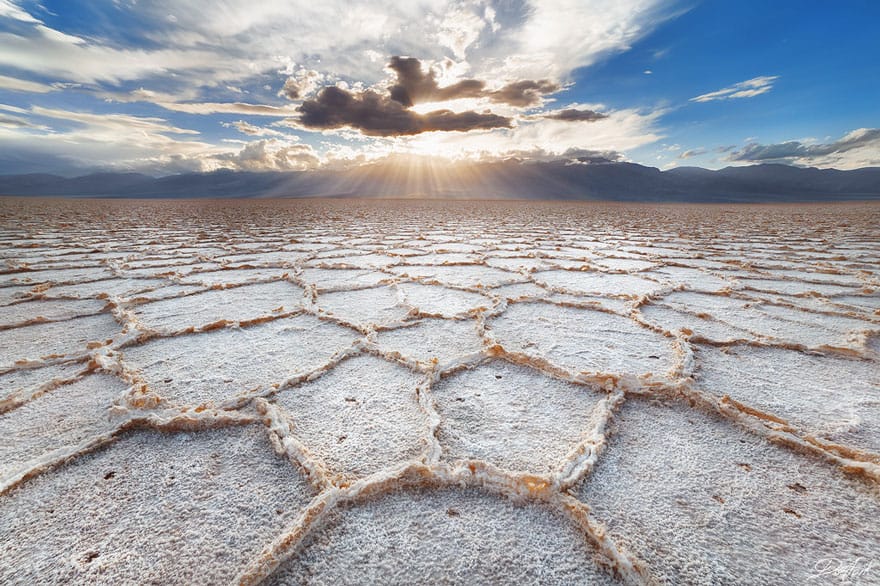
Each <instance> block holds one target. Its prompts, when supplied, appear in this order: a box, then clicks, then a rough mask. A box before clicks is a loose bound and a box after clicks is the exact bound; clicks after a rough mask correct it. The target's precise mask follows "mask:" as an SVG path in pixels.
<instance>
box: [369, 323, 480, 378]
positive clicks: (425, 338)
mask: <svg viewBox="0 0 880 586" xmlns="http://www.w3.org/2000/svg"><path fill="white" fill-rule="evenodd" d="M376 342H377V343H378V345H379V349H380V350H382V351H383V352H388V353H391V354H396V355H399V356H401V357H403V358H404V359H409V360H415V361H416V362H419V363H421V364H422V365H423V366H425V367H428V366H430V365H433V364H437V365H439V367H440V368H443V367H444V366H448V365H449V364H450V363H452V362H455V361H456V360H457V359H462V358H465V357H467V356H473V355H475V354H477V353H478V352H480V351H481V350H482V348H483V341H482V339H481V338H480V336H479V335H478V334H477V324H476V322H475V321H474V320H447V319H434V318H429V319H423V320H420V321H418V322H414V324H413V325H411V326H407V327H401V328H395V329H393V330H380V331H379V332H378V333H377V334H376Z"/></svg>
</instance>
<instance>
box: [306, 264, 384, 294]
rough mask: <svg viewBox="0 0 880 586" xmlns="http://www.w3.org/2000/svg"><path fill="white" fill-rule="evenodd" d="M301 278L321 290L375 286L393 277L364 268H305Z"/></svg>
mask: <svg viewBox="0 0 880 586" xmlns="http://www.w3.org/2000/svg"><path fill="white" fill-rule="evenodd" d="M299 279H300V280H301V281H302V282H303V283H306V284H307V285H314V286H315V287H316V288H317V290H318V291H319V292H320V291H332V290H334V289H355V288H359V287H375V286H376V285H381V284H384V283H387V282H389V281H391V280H392V279H393V277H392V276H391V275H389V274H387V273H381V272H379V271H371V270H363V269H304V270H303V271H302V273H300V274H299Z"/></svg>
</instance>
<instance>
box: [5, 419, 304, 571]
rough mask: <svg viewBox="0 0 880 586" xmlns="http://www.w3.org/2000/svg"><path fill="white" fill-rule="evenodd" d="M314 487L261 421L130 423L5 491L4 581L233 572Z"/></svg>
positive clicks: (297, 510)
mask: <svg viewBox="0 0 880 586" xmlns="http://www.w3.org/2000/svg"><path fill="white" fill-rule="evenodd" d="M312 496H313V495H312V491H311V489H310V488H309V485H308V484H307V483H306V482H305V480H303V479H302V478H301V477H300V475H299V473H298V472H297V470H296V469H295V468H294V467H293V466H291V464H290V462H289V461H287V459H284V458H281V457H279V456H277V455H276V454H275V452H274V451H273V449H272V446H271V445H270V443H269V441H268V438H267V437H266V432H265V430H264V429H263V428H262V426H260V425H254V426H248V427H237V428H228V429H222V430H215V431H201V432H196V433H161V432H155V431H135V432H129V433H126V434H124V435H123V436H122V437H121V438H120V439H119V440H118V441H117V442H116V443H114V444H111V445H110V446H108V447H106V448H103V449H101V450H99V451H97V452H94V453H91V454H87V455H83V456H80V457H78V458H77V459H75V460H73V461H71V462H69V463H68V464H65V465H64V466H62V467H61V468H59V469H57V470H54V471H52V472H50V473H44V474H42V475H40V476H37V477H36V478H33V479H31V480H29V481H26V482H25V483H23V484H21V485H19V486H18V487H17V488H15V489H13V490H12V491H11V492H9V493H7V494H5V495H3V496H0V528H2V530H0V582H2V583H5V584H10V583H22V584H26V583H29V584H36V583H70V582H77V583H94V582H100V583H104V584H121V583H156V584H217V583H229V582H230V581H231V580H232V578H233V577H234V576H235V575H236V574H237V573H238V572H239V571H240V570H241V569H242V568H243V567H244V566H245V565H246V564H247V563H248V562H249V561H250V560H251V558H253V557H255V556H256V554H257V553H258V552H259V551H260V550H261V549H262V548H263V547H265V546H266V545H267V544H268V543H269V542H270V541H271V540H272V539H273V538H274V537H275V536H276V535H277V534H278V533H280V532H281V531H282V529H283V528H284V527H286V526H288V525H289V524H291V523H292V522H293V520H294V519H296V518H297V516H298V515H299V514H300V512H301V510H302V508H303V507H304V506H305V505H306V504H307V503H308V501H309V499H310V498H311V497H312ZM62 528H63V529H62Z"/></svg>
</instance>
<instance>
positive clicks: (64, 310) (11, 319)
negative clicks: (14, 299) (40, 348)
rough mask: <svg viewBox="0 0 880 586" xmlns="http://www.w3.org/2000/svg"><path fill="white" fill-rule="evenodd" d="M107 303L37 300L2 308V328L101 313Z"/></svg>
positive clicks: (94, 300)
mask: <svg viewBox="0 0 880 586" xmlns="http://www.w3.org/2000/svg"><path fill="white" fill-rule="evenodd" d="M105 305H106V303H105V302H103V301H99V300H97V299H70V300H68V299H64V300H61V299H59V300H46V301H43V300H35V301H25V302H22V303H14V304H12V305H3V306H0V328H2V327H10V326H14V325H18V324H25V323H28V322H38V321H59V320H64V319H70V318H72V317H77V316H82V315H93V314H96V313H100V312H101V310H102V309H104V306H105Z"/></svg>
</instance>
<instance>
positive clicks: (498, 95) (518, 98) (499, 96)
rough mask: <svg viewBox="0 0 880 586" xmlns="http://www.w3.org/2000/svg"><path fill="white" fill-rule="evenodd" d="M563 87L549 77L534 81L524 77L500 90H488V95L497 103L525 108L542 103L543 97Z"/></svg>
mask: <svg viewBox="0 0 880 586" xmlns="http://www.w3.org/2000/svg"><path fill="white" fill-rule="evenodd" d="M560 89H562V88H561V87H560V86H559V84H558V83H554V82H552V81H550V80H547V79H541V80H538V81H534V80H531V79H524V80H522V81H514V82H512V83H509V84H507V85H506V86H504V87H502V88H501V89H499V90H495V91H492V92H488V93H487V94H486V96H488V98H489V99H490V100H492V101H493V102H496V103H502V104H509V105H511V106H519V107H522V108H525V107H527V106H535V105H537V104H539V103H541V98H542V97H543V96H545V95H546V94H552V93H555V92H558V91H559V90H560Z"/></svg>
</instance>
